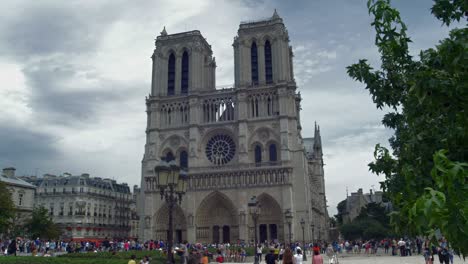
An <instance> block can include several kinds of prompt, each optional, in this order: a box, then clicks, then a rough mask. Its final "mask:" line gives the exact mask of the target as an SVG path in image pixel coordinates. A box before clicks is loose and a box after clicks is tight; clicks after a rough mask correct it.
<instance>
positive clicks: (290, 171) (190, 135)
mask: <svg viewBox="0 0 468 264" xmlns="http://www.w3.org/2000/svg"><path fill="white" fill-rule="evenodd" d="M233 47H234V61H235V65H234V69H235V71H234V76H235V78H234V79H235V87H233V88H226V89H220V90H217V89H216V88H215V67H216V62H215V59H214V58H213V57H212V50H211V46H210V45H209V44H208V43H207V41H206V39H205V38H204V37H203V36H202V35H201V33H200V32H199V31H190V32H184V33H178V34H171V35H169V34H167V32H166V30H165V29H164V30H163V31H162V32H161V35H160V36H158V37H157V39H156V49H155V50H154V53H153V56H152V59H153V72H152V86H151V94H150V95H149V97H147V99H146V106H147V130H146V144H145V154H144V157H143V160H142V175H141V176H142V181H141V186H142V190H141V204H142V206H141V208H139V209H140V212H139V214H140V218H141V222H140V237H142V238H143V239H144V240H147V239H166V238H167V230H168V207H167V205H166V204H165V202H163V201H162V200H161V198H160V194H159V190H158V189H157V180H156V177H155V173H154V167H155V166H156V165H157V163H158V162H159V160H160V159H161V158H164V159H165V160H172V159H175V160H176V161H177V162H178V163H179V164H180V165H181V167H185V168H187V169H188V173H189V180H188V184H189V187H188V192H187V194H186V195H185V196H184V199H183V201H182V203H181V205H180V206H177V207H176V208H175V212H174V222H175V224H174V226H175V228H174V230H175V241H182V240H188V241H190V242H228V241H229V242H231V243H232V242H237V241H241V240H243V241H252V240H253V239H254V231H253V230H254V226H253V221H252V218H251V216H250V215H249V211H248V207H247V203H248V201H249V200H250V198H251V197H252V196H256V197H257V199H258V201H259V204H260V205H261V208H262V213H261V215H260V217H259V220H258V229H257V232H258V237H259V239H260V240H261V241H264V240H280V241H287V239H288V237H289V230H288V229H289V228H288V225H287V224H286V222H285V221H286V219H285V213H286V212H292V214H293V222H292V230H291V234H292V240H299V241H302V240H303V239H304V240H306V241H310V240H312V236H314V237H315V238H319V236H321V238H322V239H326V237H327V234H328V232H327V229H328V224H327V221H328V220H327V219H328V215H327V211H326V200H325V191H324V179H323V175H324V174H323V161H322V149H321V142H320V135H319V134H320V132H319V130H318V128H317V129H316V131H315V133H316V134H315V137H314V139H312V142H313V144H312V149H311V150H306V149H305V147H304V139H303V138H302V135H301V125H300V115H299V113H300V102H301V97H300V94H299V93H297V86H296V83H295V81H294V75H293V64H292V57H293V53H292V48H291V47H290V46H289V36H288V31H287V30H286V27H285V26H284V24H283V20H282V19H281V18H280V17H279V16H278V14H277V13H276V11H275V13H274V15H273V16H272V17H271V18H268V19H265V20H261V21H254V22H243V23H241V24H240V26H239V30H238V35H237V36H236V37H235V38H234V43H233ZM302 219H304V221H305V222H306V226H305V237H304V238H303V237H302V228H301V225H300V222H301V220H302Z"/></svg>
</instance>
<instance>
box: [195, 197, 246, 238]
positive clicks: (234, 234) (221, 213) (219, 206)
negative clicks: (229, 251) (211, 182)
mask: <svg viewBox="0 0 468 264" xmlns="http://www.w3.org/2000/svg"><path fill="white" fill-rule="evenodd" d="M237 219H238V218H237V213H236V209H235V207H234V205H233V204H232V202H231V200H229V198H228V197H226V196H225V195H223V194H221V193H219V192H213V193H211V194H209V195H208V196H207V197H206V198H205V199H204V200H203V202H202V203H201V204H200V206H199V207H198V209H197V215H196V226H197V232H196V239H197V241H198V242H201V243H228V242H233V241H235V240H236V239H237V238H238V237H239V234H238V228H237V227H238V220H237Z"/></svg>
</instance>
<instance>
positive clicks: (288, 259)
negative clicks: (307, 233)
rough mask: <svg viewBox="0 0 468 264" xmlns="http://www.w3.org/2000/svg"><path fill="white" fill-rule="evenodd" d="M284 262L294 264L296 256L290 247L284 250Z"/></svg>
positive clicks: (284, 263)
mask: <svg viewBox="0 0 468 264" xmlns="http://www.w3.org/2000/svg"><path fill="white" fill-rule="evenodd" d="M283 264H294V256H293V254H292V251H291V249H290V248H289V247H287V248H286V249H285V250H284V254H283Z"/></svg>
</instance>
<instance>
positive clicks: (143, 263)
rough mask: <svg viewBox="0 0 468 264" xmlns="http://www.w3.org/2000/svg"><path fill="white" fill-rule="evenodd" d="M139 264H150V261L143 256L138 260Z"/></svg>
mask: <svg viewBox="0 0 468 264" xmlns="http://www.w3.org/2000/svg"><path fill="white" fill-rule="evenodd" d="M140 264H150V259H149V257H148V256H144V257H143V259H142V260H140Z"/></svg>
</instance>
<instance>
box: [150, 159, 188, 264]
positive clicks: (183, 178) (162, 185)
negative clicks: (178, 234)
mask: <svg viewBox="0 0 468 264" xmlns="http://www.w3.org/2000/svg"><path fill="white" fill-rule="evenodd" d="M154 174H155V176H156V178H157V180H158V188H159V192H160V194H161V200H165V201H166V203H167V206H168V208H169V234H168V235H169V237H168V239H167V240H168V241H167V263H168V264H173V263H174V255H173V254H172V246H173V232H174V230H173V229H174V226H173V225H174V223H173V216H172V214H173V210H174V207H175V206H176V205H177V203H179V204H181V202H182V196H183V195H184V194H185V192H186V191H187V172H185V171H181V170H180V168H179V166H177V164H176V163H175V161H170V162H166V161H165V160H164V159H163V158H161V161H160V163H159V164H158V165H157V166H156V167H155V168H154Z"/></svg>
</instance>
